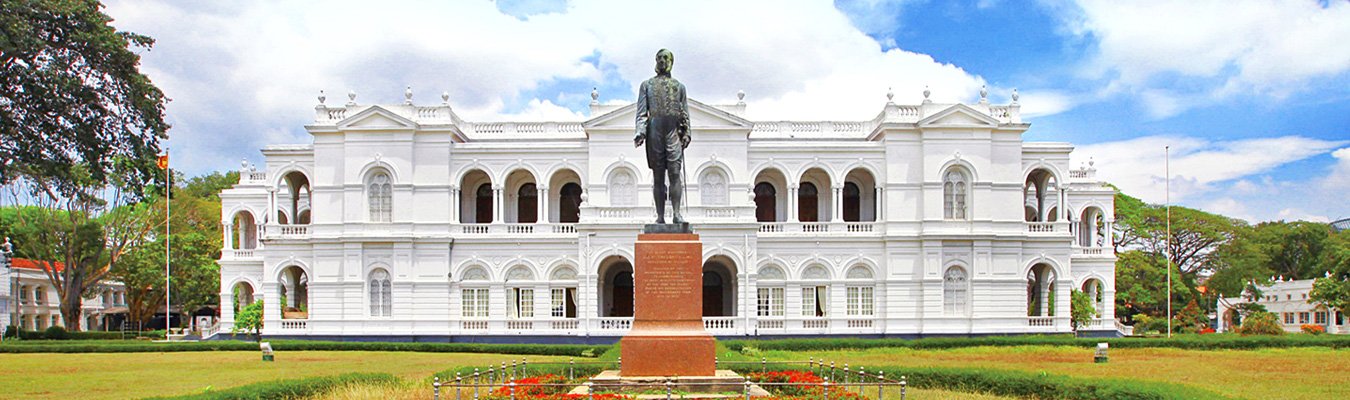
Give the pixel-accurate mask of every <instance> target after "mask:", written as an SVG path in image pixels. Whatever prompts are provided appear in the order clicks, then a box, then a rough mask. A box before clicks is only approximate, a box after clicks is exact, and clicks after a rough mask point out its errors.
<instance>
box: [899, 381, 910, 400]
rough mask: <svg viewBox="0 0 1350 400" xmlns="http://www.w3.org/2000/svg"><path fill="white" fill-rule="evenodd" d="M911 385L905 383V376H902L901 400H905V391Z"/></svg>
mask: <svg viewBox="0 0 1350 400" xmlns="http://www.w3.org/2000/svg"><path fill="white" fill-rule="evenodd" d="M908 386H909V385H908V384H906V382H905V376H904V375H900V400H905V391H906V389H908V388H909V387H908Z"/></svg>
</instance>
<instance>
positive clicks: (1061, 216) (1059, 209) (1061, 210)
mask: <svg viewBox="0 0 1350 400" xmlns="http://www.w3.org/2000/svg"><path fill="white" fill-rule="evenodd" d="M1058 192H1059V206H1058V207H1056V208H1055V213H1056V214H1059V215H1058V216H1057V217H1056V218H1055V220H1056V221H1068V220H1069V219H1068V215H1069V213H1068V212H1067V211H1065V210H1064V209H1065V208H1066V207H1064V206H1065V203H1066V202H1065V200H1066V199H1067V198H1068V196H1067V195H1066V194H1065V193H1064V192H1065V189H1063V188H1060V189H1059V190H1058Z"/></svg>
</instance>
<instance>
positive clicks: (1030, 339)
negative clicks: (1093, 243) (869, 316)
mask: <svg viewBox="0 0 1350 400" xmlns="http://www.w3.org/2000/svg"><path fill="white" fill-rule="evenodd" d="M1275 327H1276V328H1279V325H1275ZM1281 332H1283V330H1282V329H1281ZM1101 342H1106V343H1110V345H1111V348H1113V349H1114V348H1176V349H1189V350H1220V349H1224V350H1249V349H1265V348H1291V347H1330V348H1333V349H1338V348H1346V347H1350V337H1347V336H1342V335H1321V336H1313V335H1288V336H1269V335H1266V336H1238V335H1232V334H1210V335H1176V336H1173V337H1172V338H1142V337H1127V338H1075V337H1073V336H1070V335H1053V336H1039V335H1037V336H1030V335H1028V336H987V337H972V338H926V339H854V338H813V339H776V340H753V339H749V340H723V341H718V343H719V344H722V345H725V346H726V347H727V348H728V349H730V350H732V351H739V350H740V349H742V348H744V347H746V346H753V347H756V348H758V349H759V350H760V351H832V350H855V349H872V348H909V349H916V350H927V349H952V348H963V347H981V346H992V347H1009V346H1073V347H1085V348H1094V347H1096V346H1097V343H1101Z"/></svg>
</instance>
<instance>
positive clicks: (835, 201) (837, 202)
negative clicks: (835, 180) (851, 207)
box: [830, 186, 844, 222]
mask: <svg viewBox="0 0 1350 400" xmlns="http://www.w3.org/2000/svg"><path fill="white" fill-rule="evenodd" d="M833 190H834V197H833V198H832V199H831V200H830V222H839V221H843V220H844V218H843V210H844V207H843V204H844V202H843V199H844V187H843V186H835V187H833Z"/></svg>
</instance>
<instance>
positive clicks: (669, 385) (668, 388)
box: [666, 379, 672, 400]
mask: <svg viewBox="0 0 1350 400" xmlns="http://www.w3.org/2000/svg"><path fill="white" fill-rule="evenodd" d="M671 383H672V382H671V380H670V379H666V400H670V395H671Z"/></svg>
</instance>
